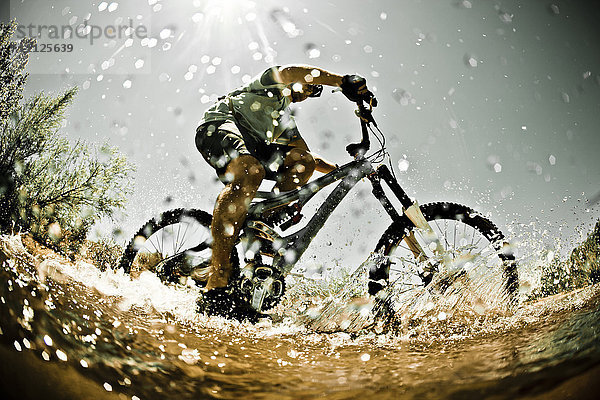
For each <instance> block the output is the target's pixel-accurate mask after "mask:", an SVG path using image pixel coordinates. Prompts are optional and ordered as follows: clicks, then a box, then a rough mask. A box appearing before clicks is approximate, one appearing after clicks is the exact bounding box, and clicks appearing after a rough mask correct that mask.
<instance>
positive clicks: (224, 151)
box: [196, 65, 373, 291]
mask: <svg viewBox="0 0 600 400" xmlns="http://www.w3.org/2000/svg"><path fill="white" fill-rule="evenodd" d="M322 85H327V86H333V87H341V88H342V91H343V93H344V94H345V95H346V96H347V97H348V98H349V99H350V100H353V101H360V100H363V99H365V100H368V99H372V98H373V94H372V93H371V92H370V91H369V90H368V89H367V86H366V81H365V79H364V78H362V77H360V76H357V75H345V76H341V75H337V74H334V73H331V72H328V71H325V70H323V69H320V68H315V67H308V66H300V65H290V66H284V67H271V68H269V69H267V70H265V71H264V72H263V73H262V74H260V75H258V76H257V77H255V78H254V79H253V80H251V81H250V83H248V84H247V85H245V86H242V87H241V88H238V89H236V90H234V91H233V92H231V93H229V94H228V95H227V96H224V97H221V98H220V99H219V100H218V101H217V103H215V104H214V105H213V106H212V107H210V108H209V109H208V110H207V111H206V112H205V114H204V117H203V118H202V120H201V121H200V126H199V127H198V129H197V130H196V132H197V133H196V147H197V148H198V151H200V153H201V154H202V156H203V157H204V159H205V160H206V161H207V162H208V163H209V164H210V165H211V166H212V167H213V168H214V169H215V170H216V172H217V175H218V177H219V179H220V180H221V181H222V182H223V183H224V184H225V188H224V189H223V190H222V191H221V193H220V194H219V196H218V197H217V201H216V204H215V208H214V211H213V219H212V223H211V234H212V237H213V243H212V258H211V264H210V268H209V270H208V275H207V276H203V277H202V278H201V279H204V280H207V283H206V286H205V290H206V291H208V290H211V289H214V288H221V287H225V286H227V283H228V281H229V277H230V275H231V269H232V268H231V262H230V260H229V256H230V254H231V251H232V249H233V247H234V245H235V242H236V240H237V237H238V234H239V231H240V228H241V226H242V224H243V222H244V220H245V218H246V215H247V212H248V205H249V204H250V201H251V200H252V199H253V198H254V196H255V195H256V192H257V191H258V188H259V186H260V184H261V182H262V181H263V179H268V180H273V181H275V182H276V184H275V188H274V190H275V191H289V190H293V189H296V188H298V187H300V186H302V185H304V184H306V183H307V182H308V180H309V179H310V177H311V175H312V174H313V172H314V171H315V170H316V171H319V172H322V173H328V172H331V171H332V170H334V169H335V168H336V166H335V165H334V164H332V163H330V162H328V161H325V160H324V159H322V158H321V157H319V156H317V155H315V154H314V153H311V152H310V151H309V149H308V146H307V145H306V142H305V141H304V139H303V138H302V137H301V136H300V133H299V132H298V129H297V127H296V124H295V122H294V118H293V117H292V116H291V115H290V112H289V105H290V103H297V102H300V101H303V100H306V99H307V98H308V97H318V96H319V95H320V94H321V91H322Z"/></svg>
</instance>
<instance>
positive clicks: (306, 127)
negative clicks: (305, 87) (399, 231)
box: [3, 0, 600, 264]
mask: <svg viewBox="0 0 600 400" xmlns="http://www.w3.org/2000/svg"><path fill="white" fill-rule="evenodd" d="M101 3H102V2H100V1H96V2H85V1H74V0H71V1H63V0H60V1H56V2H53V1H41V0H35V1H31V0H23V1H22V2H21V1H12V2H11V4H10V15H11V16H12V17H17V18H19V20H20V22H21V23H24V24H25V23H27V24H28V23H30V22H34V23H35V24H38V25H39V24H44V23H45V24H67V23H69V22H73V21H74V20H73V17H75V16H76V17H78V18H77V21H76V22H75V24H77V23H81V21H82V20H83V19H85V18H86V17H88V16H87V14H88V13H89V14H90V16H89V23H91V24H97V25H98V26H106V25H107V24H111V23H114V24H115V25H118V22H119V23H123V21H127V20H128V19H132V20H133V21H134V22H135V23H136V24H138V25H140V24H142V25H144V26H145V27H147V28H148V30H149V32H150V40H148V39H146V41H144V42H142V40H141V39H140V38H135V40H134V41H133V43H132V45H131V46H130V47H127V46H124V45H125V38H122V39H118V38H117V39H112V42H111V39H107V38H104V37H103V38H99V39H98V41H97V42H96V43H94V44H93V45H90V44H89V42H87V41H86V40H81V39H75V38H74V39H72V40H71V41H52V40H50V39H48V37H47V34H46V37H45V38H43V39H44V40H42V39H40V42H45V43H72V44H73V45H74V49H75V50H74V51H73V52H72V53H69V54H66V53H65V54H58V55H57V54H45V53H39V54H38V55H35V56H34V57H32V60H31V62H30V70H31V71H32V75H31V76H30V78H29V83H28V86H27V94H28V95H32V94H34V93H36V92H38V91H40V90H44V91H46V92H54V91H59V90H64V89H66V88H67V87H70V86H73V85H77V86H79V87H80V88H82V89H81V90H80V93H79V95H78V97H77V99H76V102H75V104H74V105H73V106H72V107H71V109H70V115H69V117H68V122H67V126H66V127H65V129H64V131H65V132H66V133H67V134H68V136H69V137H70V138H73V139H77V138H83V139H85V140H87V141H90V142H97V143H101V142H104V141H109V142H110V143H112V144H114V145H116V146H119V147H120V148H121V149H122V151H123V152H125V153H126V154H127V155H128V156H129V157H130V159H131V160H132V161H133V162H135V164H136V165H137V168H138V172H137V174H136V181H135V194H134V196H133V197H132V198H131V201H130V204H129V207H128V210H127V216H126V217H123V219H122V226H123V229H124V231H125V233H127V234H131V233H132V232H133V230H134V229H136V227H137V226H138V225H140V224H141V223H143V222H144V220H146V219H148V218H149V216H151V215H152V213H154V212H157V211H159V210H163V209H167V208H172V207H176V206H190V207H193V206H195V207H199V208H203V209H205V210H209V211H210V210H211V209H212V206H213V204H214V200H215V198H216V196H217V194H218V192H219V190H220V189H221V185H220V183H218V182H216V181H215V179H214V174H213V172H212V170H211V169H210V167H209V166H208V165H207V164H205V162H204V161H203V160H202V158H201V156H200V155H199V153H197V151H196V149H195V146H194V141H193V139H194V133H195V128H196V124H197V121H198V120H199V119H200V117H201V116H202V113H203V111H204V110H205V109H206V108H207V107H208V106H209V105H210V102H212V100H214V99H215V98H216V97H217V96H219V95H221V94H223V93H226V92H227V91H229V90H231V89H233V88H234V87H236V86H238V85H240V84H241V83H242V79H243V77H244V76H245V75H255V74H257V73H259V72H261V71H262V70H263V69H265V68H266V67H267V66H269V65H273V64H288V63H308V64H311V65H316V66H319V67H322V68H325V69H329V70H331V71H334V72H338V73H341V74H345V73H359V74H362V75H364V76H365V77H366V78H367V82H368V84H369V86H371V87H372V88H373V90H374V91H375V93H376V95H377V97H378V99H379V102H380V107H378V108H377V110H376V112H375V114H374V115H375V118H376V119H377V120H378V122H379V125H380V128H381V129H382V130H383V132H384V133H385V134H386V135H387V138H388V150H389V151H390V153H391V156H392V159H393V160H394V165H395V166H396V168H397V163H398V161H399V160H401V159H402V158H404V157H406V159H407V161H408V164H409V167H408V170H407V171H406V172H401V171H399V170H398V169H397V173H398V176H399V178H400V182H401V184H402V185H403V186H404V187H405V188H406V190H407V192H408V193H409V195H410V196H411V197H416V198H417V199H418V200H419V202H420V203H426V202H430V201H441V200H446V201H455V202H461V203H465V204H467V205H470V206H472V207H473V208H475V209H477V210H481V211H482V212H484V213H486V214H489V216H490V217H491V219H492V220H493V221H495V222H496V223H497V224H498V225H499V226H500V227H501V228H502V229H503V230H504V231H505V232H507V233H509V236H512V237H514V238H517V239H518V240H524V237H527V235H530V234H533V235H534V238H535V239H536V241H537V239H540V238H543V239H544V240H546V241H547V242H548V241H550V242H551V240H552V238H553V237H554V236H559V237H561V238H569V237H572V236H573V234H574V232H575V230H576V228H577V227H581V226H584V227H586V228H587V227H589V225H590V224H591V223H593V221H594V219H596V218H598V216H600V211H599V210H600V208H599V206H598V203H596V205H595V206H594V207H588V205H587V204H586V201H588V199H591V198H594V197H595V196H598V195H599V194H600V162H599V161H598V156H597V153H598V152H599V151H600V135H599V133H598V127H600V49H599V47H600V46H599V43H598V39H599V38H600V35H599V32H598V17H600V12H599V11H598V9H597V7H595V6H594V5H591V4H590V5H586V4H588V2H585V1H583V0H580V1H574V0H570V1H539V0H529V1H515V0H507V1H487V0H486V1H478V0H471V1H458V0H440V1H418V0H402V1H399V0H396V1H392V0H387V1H341V0H336V1H315V0H308V1H302V2H299V1H293V2H292V1H269V0H267V1H256V2H249V1H242V0H238V1H234V0H228V1H223V0H219V1H217V0H204V1H201V0H196V1H192V0H186V1H180V0H178V1H165V0H163V1H154V0H150V1H147V2H143V1H140V2H135V5H134V2H126V3H125V2H121V3H119V2H115V3H116V4H117V5H118V6H117V7H115V6H114V5H112V7H111V4H112V3H113V2H110V1H109V2H107V3H106V4H104V5H103V4H101ZM7 6H8V4H7V3H5V4H4V7H5V9H4V16H6V7H7ZM67 7H68V8H67ZM109 10H112V11H109ZM119 17H120V18H122V19H121V20H120V21H117V18H119ZM3 20H5V17H3ZM152 38H154V39H155V40H152ZM142 44H145V45H146V46H142ZM148 44H150V46H152V45H154V47H148ZM111 58H112V59H113V61H110V60H111ZM139 60H142V61H143V62H144V63H143V66H141V67H140V68H136V62H137V66H138V67H139V66H140V64H141V63H140V61H139ZM103 63H105V64H104V67H107V68H106V69H103ZM194 71H195V72H194ZM238 71H239V72H238ZM41 72H50V73H49V74H47V73H46V74H41ZM246 78H247V77H246ZM86 82H87V83H86ZM330 92H331V91H330V90H325V91H324V94H323V96H322V97H321V98H320V99H314V100H313V99H311V100H309V101H307V102H305V103H304V104H302V105H299V106H297V107H295V108H296V111H297V121H298V125H299V128H300V130H301V132H303V135H304V137H305V138H306V140H307V142H308V143H309V146H310V147H311V148H312V149H313V150H314V151H317V152H318V153H320V154H321V155H322V156H324V157H326V158H328V159H330V160H332V161H334V162H337V163H339V164H342V163H344V162H346V161H348V160H349V157H348V156H347V155H346V154H344V151H343V148H344V147H345V144H346V143H347V142H348V141H350V140H354V139H358V138H359V137H360V130H359V125H358V120H357V119H356V118H355V117H354V116H353V106H352V105H351V104H350V103H349V102H348V101H347V100H346V99H345V97H344V96H343V95H341V94H340V93H333V94H332V93H330ZM369 190H370V188H369V185H368V183H365V184H363V185H362V186H360V188H359V190H357V191H356V192H355V193H354V194H351V195H350V198H349V200H350V201H348V202H347V203H346V204H345V205H344V206H343V207H341V208H340V210H337V211H336V212H335V213H334V215H333V216H332V220H331V221H330V224H329V226H328V227H327V228H326V229H325V231H324V232H323V234H320V235H319V236H318V237H317V241H319V244H318V245H317V246H316V247H315V248H314V249H313V250H312V251H309V252H308V253H307V254H306V256H305V257H306V258H307V259H308V258H311V257H312V258H318V259H320V260H322V261H331V260H340V261H342V262H348V261H350V262H351V263H352V264H356V262H355V260H354V257H355V255H356V254H355V253H356V251H358V250H364V251H370V250H372V248H373V247H374V245H375V243H376V241H377V239H378V237H379V236H380V234H381V233H382V232H383V230H384V228H385V226H386V225H387V223H388V220H387V217H386V216H385V215H383V214H382V212H381V211H380V207H379V206H378V204H377V203H376V201H374V200H372V199H371V198H370V197H369ZM167 198H172V201H170V202H167V201H166V200H165V199H167ZM370 209H373V212H371V211H370ZM348 215H352V216H357V218H348ZM518 223H522V224H525V226H519V225H518ZM529 224H531V225H529ZM103 229H107V228H106V226H104V227H103ZM545 229H547V230H548V231H549V234H547V235H546V234H542V233H540V232H543V230H545ZM339 232H343V234H342V235H340V233H339ZM529 240H530V243H529V244H530V245H531V246H534V241H532V240H531V239H529ZM330 241H331V245H330V244H329V242H330ZM349 244H351V245H352V249H353V251H347V246H348V245H349ZM325 250H327V251H325Z"/></svg>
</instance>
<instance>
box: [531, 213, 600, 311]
mask: <svg viewBox="0 0 600 400" xmlns="http://www.w3.org/2000/svg"><path fill="white" fill-rule="evenodd" d="M599 282H600V220H598V221H597V222H596V226H595V227H594V229H593V230H592V232H590V234H589V235H588V237H587V239H586V240H585V241H584V242H583V243H582V244H581V245H580V246H578V247H576V248H574V249H573V250H572V251H571V255H570V256H569V258H568V259H566V260H564V261H561V260H560V259H559V258H558V257H555V258H554V259H553V260H552V261H551V262H550V264H549V265H548V266H545V267H544V269H543V270H542V276H541V279H540V286H539V287H538V288H537V289H536V290H535V291H534V292H533V293H532V295H531V296H530V297H531V298H532V299H535V298H540V297H546V296H551V295H554V294H558V293H563V292H567V291H570V290H574V289H579V288H582V287H584V286H587V285H591V284H595V283H599Z"/></svg>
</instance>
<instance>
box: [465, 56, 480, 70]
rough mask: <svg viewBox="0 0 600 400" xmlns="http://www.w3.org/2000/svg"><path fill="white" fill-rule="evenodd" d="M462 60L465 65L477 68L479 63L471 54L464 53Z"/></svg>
mask: <svg viewBox="0 0 600 400" xmlns="http://www.w3.org/2000/svg"><path fill="white" fill-rule="evenodd" d="M464 61H465V65H466V66H467V67H471V68H477V66H478V65H479V61H478V60H477V58H476V57H475V56H474V55H472V54H465V57H464Z"/></svg>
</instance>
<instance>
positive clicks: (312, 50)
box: [304, 43, 321, 58]
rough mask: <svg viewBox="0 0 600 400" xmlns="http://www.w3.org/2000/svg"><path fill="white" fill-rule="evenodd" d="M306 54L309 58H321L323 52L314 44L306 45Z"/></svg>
mask: <svg viewBox="0 0 600 400" xmlns="http://www.w3.org/2000/svg"><path fill="white" fill-rule="evenodd" d="M304 53H305V54H306V55H307V56H308V58H319V56H320V55H321V50H319V49H318V48H317V45H315V44H314V43H306V44H305V45H304Z"/></svg>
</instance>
